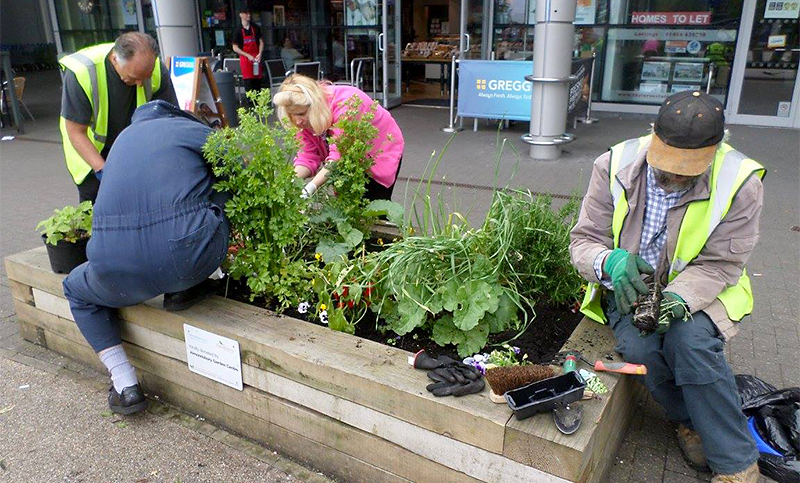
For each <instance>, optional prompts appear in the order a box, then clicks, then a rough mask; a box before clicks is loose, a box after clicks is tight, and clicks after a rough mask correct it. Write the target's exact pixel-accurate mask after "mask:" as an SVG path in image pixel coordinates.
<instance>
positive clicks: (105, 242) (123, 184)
mask: <svg viewBox="0 0 800 483" xmlns="http://www.w3.org/2000/svg"><path fill="white" fill-rule="evenodd" d="M210 132H211V129H210V128H208V127H207V126H205V125H204V124H202V123H201V122H200V121H198V120H196V119H194V118H193V117H191V115H190V114H187V113H184V112H183V111H181V110H180V109H178V108H177V107H175V106H173V105H172V104H169V103H167V102H164V101H153V102H150V103H147V104H145V105H143V106H141V107H139V108H138V109H136V111H135V113H134V114H133V120H132V124H131V125H130V126H129V127H128V128H126V129H125V130H124V131H122V133H121V134H120V135H119V137H118V138H117V141H116V142H115V143H114V147H113V148H111V151H110V153H109V155H108V159H107V160H106V164H105V168H104V169H103V172H104V175H103V183H102V184H101V185H100V191H99V193H98V195H97V201H96V202H95V205H94V216H93V220H92V238H91V240H90V241H89V245H88V247H87V252H86V255H87V258H88V260H89V261H88V262H86V263H84V264H82V265H80V266H79V267H77V268H75V269H74V270H73V271H72V272H71V273H70V274H69V276H68V277H67V278H66V279H65V280H64V295H65V296H66V298H67V300H69V305H70V309H71V310H72V315H73V317H74V318H75V322H76V323H77V324H78V328H80V330H81V333H82V334H83V336H84V337H86V340H87V341H88V342H89V344H90V345H91V346H92V348H93V349H94V350H95V351H96V352H97V353H98V355H99V356H100V360H101V361H102V362H103V364H105V366H106V367H107V368H108V371H109V373H111V380H112V381H113V384H114V385H113V387H112V388H111V389H110V390H109V395H108V404H109V406H110V408H111V410H112V411H114V412H117V413H121V414H131V413H135V412H137V411H141V410H142V409H144V408H145V406H146V405H147V402H146V400H145V398H144V395H143V394H142V391H141V389H140V388H139V385H138V384H137V380H136V372H135V370H134V368H133V366H131V364H130V362H129V361H128V358H127V356H126V355H125V351H124V349H123V348H122V345H121V343H122V341H121V339H120V331H119V326H118V322H117V316H116V311H114V310H113V308H118V307H126V306H130V305H135V304H138V303H140V302H143V301H145V300H148V299H151V298H153V297H155V296H157V295H159V294H163V293H168V292H169V293H172V292H177V294H173V295H172V297H171V298H165V300H164V305H165V308H167V309H174V310H178V309H185V308H188V307H189V306H191V305H192V304H194V303H195V302H197V301H199V300H201V299H203V298H205V297H206V296H207V295H210V291H209V287H208V285H209V284H208V283H203V282H204V281H205V280H206V279H207V278H208V276H209V275H211V274H212V273H213V272H214V271H215V270H216V269H217V268H218V267H219V266H220V263H222V260H223V259H224V257H225V254H226V253H227V248H228V235H229V227H228V222H227V220H226V219H225V215H224V213H223V208H222V207H223V206H224V198H223V195H221V194H219V193H217V192H215V191H213V190H212V185H213V184H214V177H213V175H212V173H211V170H210V168H209V166H208V165H207V164H206V162H205V160H204V159H203V153H202V147H203V144H205V142H206V137H208V135H209V133H210Z"/></svg>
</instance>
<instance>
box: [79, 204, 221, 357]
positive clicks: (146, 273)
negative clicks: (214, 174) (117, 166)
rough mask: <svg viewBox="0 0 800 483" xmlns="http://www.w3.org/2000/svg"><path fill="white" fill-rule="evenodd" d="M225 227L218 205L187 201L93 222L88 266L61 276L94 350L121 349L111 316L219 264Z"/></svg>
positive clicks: (196, 279)
mask: <svg viewBox="0 0 800 483" xmlns="http://www.w3.org/2000/svg"><path fill="white" fill-rule="evenodd" d="M228 236H229V228H228V223H227V221H226V219H225V215H224V213H223V210H222V208H220V207H219V206H217V205H215V204H213V203H211V202H209V201H203V200H198V199H194V200H187V201H184V202H181V203H178V204H176V205H172V206H170V207H167V208H163V209H160V210H155V211H151V212H148V213H138V214H128V215H112V216H109V215H106V216H101V217H96V218H95V219H94V221H93V227H92V238H91V240H90V241H89V245H88V247H87V258H88V260H89V261H88V262H85V263H83V264H82V265H80V266H79V267H77V268H75V269H74V270H73V271H72V272H71V273H70V274H69V276H68V277H67V278H66V279H64V295H65V296H66V298H67V300H68V301H69V306H70V309H71V310H72V315H73V317H74V318H75V322H76V323H77V325H78V328H79V329H80V330H81V333H82V334H83V336H84V337H85V338H86V340H87V341H88V342H89V344H90V345H91V346H92V349H94V350H95V352H100V351H102V350H104V349H107V348H109V347H112V346H115V345H118V344H120V343H121V342H122V341H121V339H120V332H119V325H118V320H117V314H116V311H115V310H113V309H115V308H119V307H127V306H131V305H136V304H138V303H141V302H144V301H145V300H148V299H151V298H153V297H155V296H157V295H160V294H163V293H171V292H180V291H182V290H186V289H188V288H190V287H192V286H194V285H197V284H198V283H200V282H202V281H203V280H205V279H206V278H208V276H209V275H211V274H212V273H213V272H214V271H215V270H216V269H217V267H219V266H220V264H221V263H222V261H223V260H224V258H225V255H226V253H227V249H228Z"/></svg>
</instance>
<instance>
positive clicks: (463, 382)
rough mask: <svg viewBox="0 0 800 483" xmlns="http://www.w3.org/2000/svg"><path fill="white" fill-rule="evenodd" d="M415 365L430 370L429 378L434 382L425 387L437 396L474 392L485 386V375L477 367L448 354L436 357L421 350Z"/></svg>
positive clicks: (461, 394)
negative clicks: (452, 357)
mask: <svg viewBox="0 0 800 483" xmlns="http://www.w3.org/2000/svg"><path fill="white" fill-rule="evenodd" d="M414 367H415V368H417V369H428V370H429V371H428V378H429V379H430V380H432V381H433V383H432V384H428V385H427V386H426V387H425V389H427V390H428V392H430V393H432V394H433V395H434V396H437V397H442V396H456V397H459V396H465V395H467V394H474V393H476V392H480V391H482V390H483V388H484V386H485V383H484V381H483V376H482V375H481V373H480V372H479V371H478V370H477V369H476V368H474V367H472V366H470V365H468V364H464V363H462V362H459V361H456V360H454V359H451V358H450V357H447V356H439V357H438V358H436V359H434V358H432V357H430V356H428V355H427V354H426V353H425V352H422V351H420V352H419V353H417V355H416V356H415V358H414Z"/></svg>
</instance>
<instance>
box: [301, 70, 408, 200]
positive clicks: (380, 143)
mask: <svg viewBox="0 0 800 483" xmlns="http://www.w3.org/2000/svg"><path fill="white" fill-rule="evenodd" d="M325 89H326V91H327V92H328V104H329V105H330V108H331V113H332V114H333V120H332V122H333V124H336V121H338V120H339V118H340V117H341V116H343V115H344V114H345V113H346V112H347V106H346V105H345V102H346V101H347V100H348V99H350V98H351V97H353V96H354V95H357V96H359V97H360V98H361V100H362V101H363V103H362V104H361V106H360V108H359V110H360V112H362V113H366V112H367V111H368V110H369V107H370V105H371V104H372V102H373V101H372V99H370V97H369V96H368V95H366V94H365V93H363V92H362V91H361V90H359V89H357V88H355V87H350V86H336V85H333V86H326V87H325ZM372 125H373V126H375V127H376V128H378V137H377V138H376V139H375V141H374V148H373V149H372V151H370V155H372V157H373V159H374V160H375V163H374V164H373V165H372V168H370V174H371V175H372V178H373V179H374V180H375V181H377V182H378V183H380V184H381V185H383V186H385V187H387V188H388V187H390V186H392V185H393V184H394V182H395V179H396V178H397V167H398V165H399V164H400V158H401V157H402V156H403V146H404V145H405V142H404V141H403V133H402V132H401V131H400V127H399V126H398V125H397V123H396V122H394V119H393V118H392V115H391V114H389V111H387V110H386V109H384V108H383V107H381V106H378V107H377V109H376V110H375V118H374V119H373V120H372ZM331 132H332V134H333V136H332V138H335V137H336V136H337V135H338V134H339V133H340V132H341V130H339V129H331ZM297 138H298V139H299V140H300V151H299V152H298V153H297V157H295V158H294V165H295V166H305V167H306V168H308V169H310V170H311V172H312V173H316V172H317V170H319V167H320V165H322V163H323V162H324V161H336V160H337V159H339V158H340V157H341V155H340V154H339V151H337V149H336V145H335V144H330V145H329V144H328V143H326V142H325V138H324V137H323V136H316V135H315V134H314V133H313V132H312V131H310V130H308V129H303V130H301V131H300V132H299V133H298V134H297Z"/></svg>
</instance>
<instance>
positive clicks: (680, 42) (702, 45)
mask: <svg viewBox="0 0 800 483" xmlns="http://www.w3.org/2000/svg"><path fill="white" fill-rule="evenodd" d="M613 4H614V2H612V5H613ZM741 12H742V2H741V0H740V1H723V0H710V1H700V0H655V1H652V0H650V1H647V0H631V1H629V2H627V5H626V6H625V7H622V6H620V8H617V9H616V11H615V9H614V8H613V7H612V8H611V9H610V12H609V13H610V15H609V17H610V18H609V20H610V22H609V24H610V25H609V29H608V35H607V48H606V61H605V66H604V75H603V89H602V93H601V99H602V100H603V101H607V102H625V103H640V104H660V103H661V102H662V101H663V100H664V98H666V97H667V96H669V95H670V94H672V93H675V92H679V91H682V90H687V89H703V90H705V89H706V86H707V85H708V81H709V75H711V94H712V95H714V96H716V97H718V98H719V99H720V100H721V101H723V102H725V97H726V95H727V91H728V81H729V78H730V66H731V65H732V63H733V52H734V47H735V43H736V33H737V30H738V26H739V20H740V17H741Z"/></svg>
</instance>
